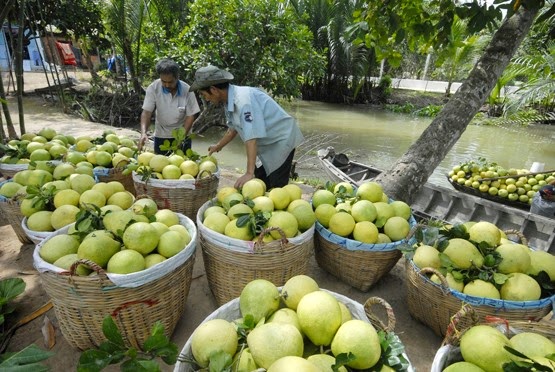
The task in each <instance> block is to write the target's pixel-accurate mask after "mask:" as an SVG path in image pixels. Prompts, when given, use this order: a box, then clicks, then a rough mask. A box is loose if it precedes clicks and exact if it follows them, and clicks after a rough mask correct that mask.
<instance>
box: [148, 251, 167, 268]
mask: <svg viewBox="0 0 555 372" xmlns="http://www.w3.org/2000/svg"><path fill="white" fill-rule="evenodd" d="M164 261H166V257H164V256H162V255H161V254H158V253H151V254H147V255H146V256H145V269H148V268H149V267H152V266H154V265H156V264H159V263H161V262H164Z"/></svg>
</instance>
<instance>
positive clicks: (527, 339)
mask: <svg viewBox="0 0 555 372" xmlns="http://www.w3.org/2000/svg"><path fill="white" fill-rule="evenodd" d="M509 342H510V343H511V347H512V348H513V349H515V350H517V351H519V352H521V353H522V354H524V355H526V356H527V357H529V358H534V357H544V356H547V355H551V354H555V343H554V342H553V341H551V340H550V339H549V338H547V337H545V336H544V335H541V334H539V333H535V332H521V333H517V334H516V335H514V336H513V337H511V338H510V340H509Z"/></svg>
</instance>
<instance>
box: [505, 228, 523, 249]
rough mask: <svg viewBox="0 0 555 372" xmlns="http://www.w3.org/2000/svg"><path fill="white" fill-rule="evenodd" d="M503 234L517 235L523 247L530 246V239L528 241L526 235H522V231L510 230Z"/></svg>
mask: <svg viewBox="0 0 555 372" xmlns="http://www.w3.org/2000/svg"><path fill="white" fill-rule="evenodd" d="M503 232H504V233H505V235H516V236H517V237H518V239H519V241H520V243H521V244H522V245H526V246H527V245H528V239H526V237H525V236H524V234H523V233H521V232H520V231H518V230H514V229H510V230H504V231H503Z"/></svg>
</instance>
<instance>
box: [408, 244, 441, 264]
mask: <svg viewBox="0 0 555 372" xmlns="http://www.w3.org/2000/svg"><path fill="white" fill-rule="evenodd" d="M412 261H413V262H414V264H415V265H416V266H417V267H418V268H419V269H423V268H425V267H433V268H434V269H439V268H440V267H441V261H440V259H439V251H438V250H437V249H436V248H434V247H432V246H430V245H421V246H419V247H418V248H416V250H415V251H414V256H413V257H412Z"/></svg>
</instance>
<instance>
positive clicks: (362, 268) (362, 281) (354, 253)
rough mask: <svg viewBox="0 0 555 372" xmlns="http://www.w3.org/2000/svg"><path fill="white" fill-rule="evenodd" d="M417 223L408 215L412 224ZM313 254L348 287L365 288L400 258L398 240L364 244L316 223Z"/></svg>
mask: <svg viewBox="0 0 555 372" xmlns="http://www.w3.org/2000/svg"><path fill="white" fill-rule="evenodd" d="M415 224H416V221H415V220H414V217H412V216H411V220H410V225H411V227H412V226H414V225H415ZM314 241H315V244H314V255H315V258H316V262H317V263H318V266H320V267H321V268H322V269H324V270H326V271H327V272H328V273H330V274H332V275H333V276H335V277H336V278H338V279H339V280H341V281H342V282H344V283H347V284H349V285H350V286H351V287H354V288H357V289H360V290H361V291H364V292H365V291H368V290H369V289H370V288H371V287H372V286H373V285H374V284H375V283H376V282H378V280H380V279H381V278H382V277H383V276H384V275H385V274H387V273H388V272H389V271H390V270H391V269H392V268H393V266H395V264H396V263H397V261H399V258H401V251H400V250H399V248H400V247H401V246H402V245H403V244H407V243H408V242H407V240H400V241H397V242H393V243H386V244H365V243H361V242H359V241H356V240H351V239H347V238H344V237H341V236H339V235H336V234H334V233H332V232H331V231H329V230H328V229H326V228H325V227H324V226H322V224H320V223H319V222H316V233H315V238H314Z"/></svg>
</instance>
